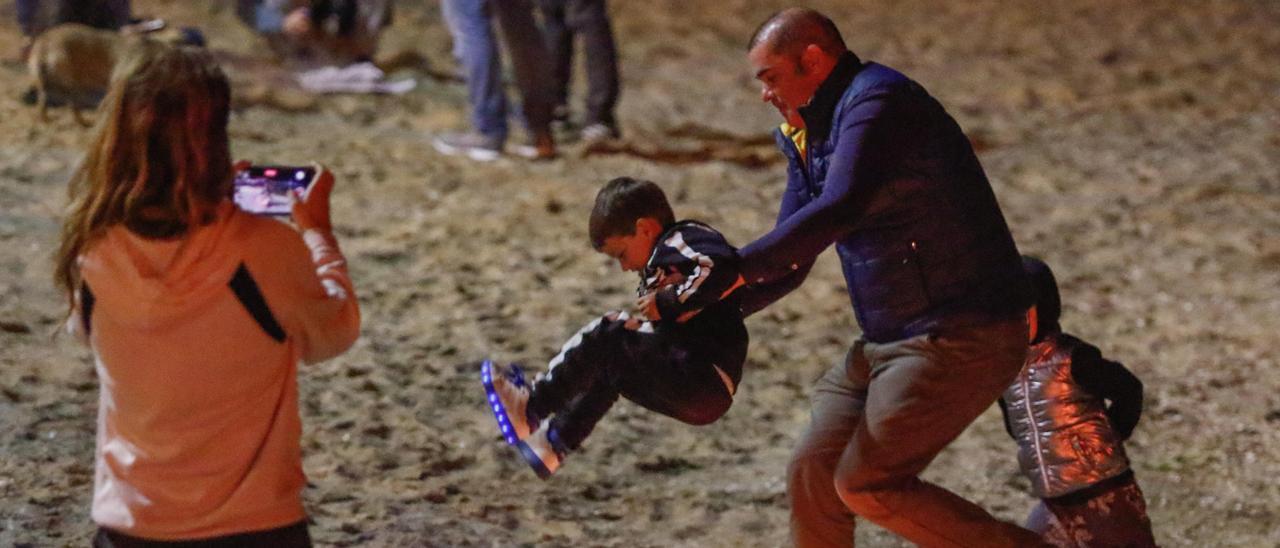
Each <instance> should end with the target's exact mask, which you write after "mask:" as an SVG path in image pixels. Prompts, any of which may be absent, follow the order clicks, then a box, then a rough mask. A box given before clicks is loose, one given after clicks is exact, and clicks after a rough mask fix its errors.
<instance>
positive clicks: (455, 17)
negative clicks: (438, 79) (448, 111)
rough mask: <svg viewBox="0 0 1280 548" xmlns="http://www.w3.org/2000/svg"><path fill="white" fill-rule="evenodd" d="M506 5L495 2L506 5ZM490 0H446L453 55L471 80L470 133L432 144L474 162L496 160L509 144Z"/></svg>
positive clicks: (443, 7)
mask: <svg viewBox="0 0 1280 548" xmlns="http://www.w3.org/2000/svg"><path fill="white" fill-rule="evenodd" d="M502 3H504V2H497V4H502ZM491 7H492V6H491V4H490V2H489V1H488V0H442V1H441V2H440V8H441V11H442V12H443V14H444V20H445V24H446V25H447V26H448V27H449V33H450V34H451V35H453V53H454V56H455V57H457V59H458V63H459V64H460V65H462V71H463V75H464V77H465V78H466V80H467V102H468V103H469V104H470V106H471V127H472V131H469V132H463V133H447V134H443V135H440V136H439V137H437V138H436V139H435V141H434V142H433V143H432V144H433V145H434V146H435V148H436V150H439V151H440V152H442V153H444V154H450V155H465V156H467V157H469V158H471V159H473V160H479V161H488V160H494V159H497V158H498V156H499V155H500V154H501V152H502V145H503V143H504V142H505V141H506V139H507V99H506V93H505V92H504V90H503V88H502V62H501V58H500V57H499V56H498V41H497V37H496V36H495V35H494V33H493V28H492V26H491V24H490V15H491V11H490V9H491Z"/></svg>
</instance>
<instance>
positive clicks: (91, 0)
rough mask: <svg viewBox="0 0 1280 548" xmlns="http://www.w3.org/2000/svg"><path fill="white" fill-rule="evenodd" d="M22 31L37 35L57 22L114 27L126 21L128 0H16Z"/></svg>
mask: <svg viewBox="0 0 1280 548" xmlns="http://www.w3.org/2000/svg"><path fill="white" fill-rule="evenodd" d="M15 7H17V12H18V13H17V15H18V27H19V28H21V29H22V34H25V35H27V36H38V35H39V34H40V33H42V32H44V31H45V30H46V29H48V28H49V27H52V26H54V25H58V24H61V23H80V24H83V25H89V26H91V27H97V28H103V29H118V28H120V27H122V26H124V25H127V24H128V23H129V19H130V17H131V14H130V13H129V0H16V6H15Z"/></svg>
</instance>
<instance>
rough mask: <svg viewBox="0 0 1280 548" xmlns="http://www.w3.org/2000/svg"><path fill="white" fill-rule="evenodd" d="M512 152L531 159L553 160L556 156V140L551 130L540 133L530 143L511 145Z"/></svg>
mask: <svg viewBox="0 0 1280 548" xmlns="http://www.w3.org/2000/svg"><path fill="white" fill-rule="evenodd" d="M511 152H512V153H514V154H515V155H516V156H520V157H522V158H528V159H530V160H551V159H553V158H555V157H556V140H555V138H554V137H552V136H551V132H550V131H546V132H542V133H538V134H537V135H534V136H533V139H531V140H530V141H529V144H527V145H516V146H513V147H511Z"/></svg>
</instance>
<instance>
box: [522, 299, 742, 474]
mask: <svg viewBox="0 0 1280 548" xmlns="http://www.w3.org/2000/svg"><path fill="white" fill-rule="evenodd" d="M716 327H717V331H719V333H718V334H717V336H715V337H714V338H708V337H705V336H698V335H695V334H692V333H689V332H687V331H685V330H682V329H664V328H663V327H661V326H658V325H657V324H654V323H651V322H640V321H637V320H634V319H633V320H631V321H630V322H628V321H627V315H626V314H622V313H613V314H606V315H605V316H602V317H601V318H598V319H597V320H595V321H593V322H591V323H589V324H587V325H586V327H583V328H582V329H581V330H580V331H578V333H577V334H575V335H574V336H573V337H572V338H571V339H569V341H568V342H567V343H565V345H564V348H563V349H562V350H561V351H560V354H559V355H558V356H556V357H555V358H553V359H552V360H551V367H550V369H548V371H547V372H546V373H544V374H543V375H541V376H540V377H539V378H538V380H537V381H536V382H534V385H533V395H532V396H531V397H530V398H529V409H530V410H531V411H533V413H534V414H536V415H538V416H541V417H548V416H552V419H551V425H552V426H553V427H554V428H555V429H556V431H557V432H558V433H559V435H560V441H561V442H562V443H564V445H565V447H567V448H568V449H570V450H574V449H577V448H578V447H579V446H581V444H582V441H583V440H585V439H586V438H587V436H588V435H589V434H591V430H592V429H594V428H595V425H596V423H597V422H599V421H600V419H601V418H603V417H604V415H605V414H606V413H608V411H609V408H610V407H612V406H613V404H614V403H615V402H616V401H617V400H618V396H619V395H621V396H623V397H625V398H627V399H629V400H631V401H632V402H635V403H636V404H638V405H640V406H641V407H644V408H646V409H649V410H650V411H654V412H657V413H661V414H663V415H666V416H668V417H671V418H674V419H676V420H679V421H681V422H685V423H689V424H699V425H700V424H708V423H710V422H713V421H715V420H716V419H718V418H720V416H721V415H723V414H724V413H725V411H728V409H729V405H730V404H732V403H733V390H734V387H736V386H737V383H738V381H739V380H740V379H741V378H742V362H743V361H744V360H745V359H746V353H747V331H746V328H745V327H744V326H743V325H742V322H741V321H738V322H736V323H735V322H720V324H718V325H717V326H716Z"/></svg>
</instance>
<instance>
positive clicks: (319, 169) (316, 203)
mask: <svg viewBox="0 0 1280 548" xmlns="http://www.w3.org/2000/svg"><path fill="white" fill-rule="evenodd" d="M315 167H316V180H315V182H314V183H311V186H310V187H308V188H307V191H306V193H304V194H303V195H302V196H301V197H299V198H296V199H294V202H293V222H294V223H296V224H297V225H298V229H299V230H301V231H303V232H306V231H307V230H310V229H312V228H315V229H318V230H322V231H325V232H332V231H333V222H332V221H331V220H330V219H329V193H330V192H331V191H333V173H332V172H330V171H329V170H328V169H325V167H324V166H322V165H319V164H316V166H315Z"/></svg>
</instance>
